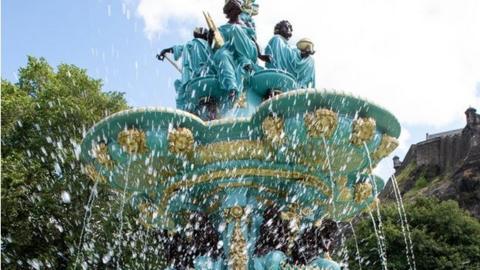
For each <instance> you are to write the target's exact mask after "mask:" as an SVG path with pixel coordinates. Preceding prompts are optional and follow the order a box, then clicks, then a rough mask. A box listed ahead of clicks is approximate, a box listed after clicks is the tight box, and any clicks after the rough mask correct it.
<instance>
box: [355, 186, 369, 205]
mask: <svg viewBox="0 0 480 270" xmlns="http://www.w3.org/2000/svg"><path fill="white" fill-rule="evenodd" d="M371 195H372V184H370V183H369V182H363V183H357V184H356V185H355V202H356V203H361V202H363V201H364V200H365V199H366V198H368V197H370V196H371Z"/></svg>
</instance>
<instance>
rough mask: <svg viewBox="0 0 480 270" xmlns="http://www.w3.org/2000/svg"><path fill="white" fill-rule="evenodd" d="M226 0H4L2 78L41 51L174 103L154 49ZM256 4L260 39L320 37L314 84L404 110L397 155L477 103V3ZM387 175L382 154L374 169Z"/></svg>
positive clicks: (141, 94) (115, 84) (110, 82)
mask: <svg viewBox="0 0 480 270" xmlns="http://www.w3.org/2000/svg"><path fill="white" fill-rule="evenodd" d="M222 2H223V0H116V1H113V0H82V1H65V0H42V1H38V0H5V1H2V42H1V43H2V50H1V55H2V57H1V64H2V70H1V75H2V78H4V79H7V80H9V81H12V82H16V81H17V79H16V72H17V70H18V68H20V67H22V66H24V65H25V64H26V60H27V55H32V56H36V57H44V58H46V59H47V61H48V62H49V63H50V64H51V65H52V66H57V65H58V64H60V63H68V64H74V65H77V66H79V67H82V68H85V69H87V71H88V73H89V74H90V76H92V77H94V78H99V79H102V80H103V82H104V87H103V89H104V90H106V91H121V92H125V93H126V98H127V101H128V102H129V104H130V105H132V106H134V107H138V106H167V107H173V106H174V95H175V94H174V89H173V81H174V80H175V79H176V78H177V76H178V74H177V71H176V70H175V69H173V68H172V67H171V66H170V65H169V64H168V63H162V62H159V61H157V60H156V58H155V54H156V53H158V52H159V50H161V49H162V48H165V47H169V46H171V45H174V44H178V43H182V42H184V41H186V40H187V39H188V38H189V36H190V35H191V34H190V33H191V29H193V27H195V26H197V25H204V22H203V18H202V15H201V11H202V10H208V11H209V12H210V13H212V16H213V17H214V19H215V20H216V21H217V22H218V24H220V23H222V22H223V21H224V17H223V14H222V13H221V5H222ZM257 2H258V3H259V4H260V15H259V16H258V17H257V25H258V35H259V37H258V38H259V41H260V44H261V45H262V44H266V42H267V41H268V39H269V38H270V37H271V32H272V28H273V25H274V24H275V23H276V22H278V21H279V20H281V19H288V20H290V21H291V22H292V24H293V26H294V36H293V37H292V44H294V42H295V40H298V39H300V38H302V37H309V38H311V39H313V40H314V42H315V44H316V51H317V54H316V55H315V60H316V62H317V85H319V86H320V88H327V89H332V88H334V89H340V90H344V91H347V92H351V93H353V94H355V95H359V96H362V97H365V98H367V99H369V100H372V101H375V102H376V103H378V104H380V105H382V106H384V107H386V108H387V109H389V110H391V111H392V112H393V113H394V114H395V115H396V116H397V117H398V118H399V120H400V122H401V124H402V127H403V135H402V138H401V142H402V146H401V147H400V148H399V149H398V150H397V151H396V153H395V154H398V155H400V156H403V155H404V154H405V152H406V150H408V146H409V145H410V144H411V143H415V142H418V141H420V140H422V139H424V137H425V133H427V132H428V133H435V132H440V131H445V130H449V129H456V128H461V127H463V126H464V125H465V120H464V115H463V111H465V109H466V108H467V107H468V106H473V107H476V108H477V109H480V49H479V48H480V35H479V34H478V29H480V18H479V17H480V16H478V14H480V1H477V0H464V1H461V2H457V1H449V0H402V1H400V0H389V1H359V0H315V1H313V0H297V1H296V2H295V3H296V5H294V6H291V5H278V0H258V1H257ZM285 3H287V2H285ZM304 6H312V8H309V9H304V8H302V7H304ZM272 10H275V12H271V11H272ZM389 172H391V161H390V160H387V161H385V162H383V163H382V164H381V166H380V174H382V175H387V174H388V173H389Z"/></svg>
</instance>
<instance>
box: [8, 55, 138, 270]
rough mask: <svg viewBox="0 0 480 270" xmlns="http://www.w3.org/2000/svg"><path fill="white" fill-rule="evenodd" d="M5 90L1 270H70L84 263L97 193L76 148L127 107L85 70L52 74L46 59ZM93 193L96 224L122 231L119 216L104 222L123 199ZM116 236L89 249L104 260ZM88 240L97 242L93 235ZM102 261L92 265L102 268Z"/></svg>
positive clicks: (31, 64) (66, 68)
mask: <svg viewBox="0 0 480 270" xmlns="http://www.w3.org/2000/svg"><path fill="white" fill-rule="evenodd" d="M1 87H2V97H1V101H2V109H1V110H2V111H1V114H2V123H1V128H2V134H1V144H2V149H1V153H2V191H1V195H2V198H1V201H2V210H1V224H2V269H22V268H25V269H31V268H42V269H43V268H53V269H59V268H63V269H65V268H69V267H70V268H71V267H73V266H75V261H76V259H77V256H78V255H79V254H81V256H79V257H80V258H82V257H83V255H84V254H83V253H79V252H78V249H77V246H78V243H79V239H80V235H81V234H82V228H83V223H84V222H83V219H84V215H85V211H86V210H85V207H84V206H85V204H86V203H87V201H88V198H89V196H90V194H91V190H92V187H93V183H92V181H90V180H89V179H88V178H87V177H86V176H84V175H83V174H82V173H81V164H80V161H79V144H80V142H81V139H82V137H83V134H84V133H85V132H86V130H88V128H90V127H91V126H92V125H93V124H94V123H95V122H97V121H99V120H100V119H102V118H104V117H105V116H107V115H109V114H111V113H114V112H117V111H120V110H123V109H126V108H127V104H126V102H125V99H124V97H123V94H122V93H118V92H102V91H101V87H102V83H101V81H100V80H95V79H92V78H90V77H89V76H88V75H87V73H86V70H84V69H80V68H78V67H76V66H73V65H66V64H62V65H60V66H58V68H57V70H54V69H53V68H52V67H51V66H50V65H49V64H48V63H47V62H46V61H45V59H43V58H40V59H37V58H34V57H29V58H28V63H27V65H26V67H24V68H21V69H20V70H19V81H18V83H15V84H13V83H10V82H8V81H5V80H2V82H1ZM96 191H97V193H98V196H97V198H98V199H97V201H96V203H95V204H94V209H93V210H92V222H93V223H95V226H97V227H98V226H100V227H101V226H102V224H105V223H112V222H113V224H118V221H117V223H115V221H116V220H118V218H119V217H118V216H115V215H110V216H107V215H105V214H104V212H106V211H105V210H106V209H110V211H115V209H116V208H118V196H117V195H116V194H115V193H113V192H111V191H110V190H109V189H108V187H104V186H99V187H98V188H97V189H96ZM113 202H115V203H113ZM115 207H116V208H115ZM126 213H129V212H128V211H126ZM132 215H133V213H132ZM125 220H126V223H127V225H125V226H126V227H129V226H130V227H131V225H129V224H130V223H131V222H132V221H131V219H130V218H126V219H125ZM91 227H94V226H91ZM137 227H138V226H137ZM87 229H88V228H87ZM101 229H103V228H101ZM101 229H100V230H101ZM114 229H116V228H114ZM137 229H138V228H137ZM112 230H113V229H112ZM112 230H110V231H101V233H100V234H102V233H103V234H105V235H108V236H103V239H105V238H108V239H109V240H110V241H102V242H99V241H84V242H88V243H89V244H92V243H93V244H94V245H95V248H94V250H95V251H96V253H98V254H102V253H100V252H103V254H107V253H108V252H107V251H106V250H107V249H109V248H110V247H109V245H111V242H112V240H111V239H112V238H114V237H113V236H112ZM113 231H114V230H113ZM89 233H90V234H89ZM83 236H84V238H86V237H87V236H89V238H90V239H93V238H94V237H97V235H95V234H94V233H93V230H91V231H88V230H87V231H85V232H84V234H83ZM95 239H97V238H95ZM98 239H102V237H99V238H98ZM82 250H83V249H82ZM84 253H87V254H86V255H85V257H87V258H88V256H90V255H89V254H88V250H87V251H86V252H84ZM98 254H97V255H96V257H100V258H96V259H92V256H90V260H87V262H88V263H89V264H92V265H97V266H99V265H101V264H102V263H101V261H102V260H101V259H102V258H101V256H99V255H98Z"/></svg>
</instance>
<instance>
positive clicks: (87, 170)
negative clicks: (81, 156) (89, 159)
mask: <svg viewBox="0 0 480 270" xmlns="http://www.w3.org/2000/svg"><path fill="white" fill-rule="evenodd" d="M83 173H84V174H85V175H86V176H88V177H89V178H90V179H91V180H92V181H93V182H99V183H102V184H105V183H107V179H106V178H105V176H103V175H101V174H100V173H99V172H98V171H97V169H95V167H94V166H93V165H87V166H85V167H83Z"/></svg>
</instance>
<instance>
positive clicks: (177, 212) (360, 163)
mask: <svg viewBox="0 0 480 270" xmlns="http://www.w3.org/2000/svg"><path fill="white" fill-rule="evenodd" d="M224 46H225V45H224ZM242 76H243V77H242V78H243V85H242V89H240V91H239V94H238V96H237V98H236V99H235V100H234V102H231V101H230V100H231V98H230V97H231V96H230V95H229V92H228V91H226V90H224V89H222V86H221V83H220V80H221V78H222V75H221V74H219V73H217V75H215V72H213V74H209V75H203V76H198V77H195V78H191V79H189V80H188V82H187V83H186V84H185V85H184V86H183V88H182V91H183V92H182V93H179V95H180V98H181V99H182V100H184V102H185V100H186V102H185V103H184V104H183V105H182V108H183V109H185V110H178V109H177V110H176V109H168V108H140V109H132V110H127V111H123V112H119V113H116V114H114V115H112V116H110V117H108V118H106V119H104V120H102V121H101V122H99V123H97V124H96V125H95V126H94V127H93V128H92V129H91V130H90V131H89V132H88V133H87V135H86V136H85V138H84V140H83V143H82V151H81V158H82V160H83V162H84V164H85V166H84V170H85V173H86V174H88V175H89V176H90V177H91V178H92V179H93V180H94V181H98V182H102V183H107V184H109V185H110V186H111V187H112V188H113V189H118V190H121V191H123V190H125V191H126V192H127V194H129V198H130V199H131V200H130V202H131V203H132V204H133V205H134V206H135V207H136V208H138V210H139V213H140V215H139V220H141V221H142V222H143V223H144V224H145V225H146V226H151V227H152V228H154V229H155V230H158V231H159V232H161V233H162V234H163V235H164V238H165V242H164V247H165V250H166V255H165V261H166V262H167V263H168V265H169V269H187V268H195V269H235V270H237V269H242V270H244V269H245V270H246V269H257V270H260V269H340V268H339V266H338V264H337V263H335V262H333V261H332V260H331V259H330V256H329V251H330V249H329V245H328V244H326V243H327V242H328V241H329V240H330V239H329V237H328V233H327V232H328V228H326V227H325V226H326V225H325V224H328V223H330V225H331V224H332V221H334V222H339V221H349V220H351V219H352V218H353V217H355V216H357V215H359V214H360V213H362V212H364V211H371V210H372V209H373V208H374V207H375V206H376V204H377V203H378V201H377V199H376V198H377V195H378V193H379V192H380V191H381V190H382V189H383V187H384V181H383V180H382V179H380V178H379V177H377V176H374V175H372V168H374V167H375V166H376V165H377V164H378V162H379V161H380V160H381V159H382V158H384V157H386V156H387V155H388V154H389V153H390V152H392V151H393V150H394V149H395V148H396V147H397V145H398V143H397V139H396V138H398V137H399V134H400V125H399V123H398V121H397V120H396V119H395V117H394V116H393V115H392V114H391V113H389V112H388V111H386V110H385V109H383V108H381V107H379V106H377V105H374V104H372V103H370V102H367V101H365V100H362V99H359V98H356V97H353V96H351V95H347V94H344V93H338V92H334V91H325V90H318V89H313V88H298V84H297V79H296V78H295V76H293V75H291V74H289V73H288V72H285V71H280V70H276V69H262V68H258V69H253V70H251V71H250V72H249V73H248V74H247V75H242ZM272 90H275V93H280V94H278V95H275V96H273V97H270V98H269V95H268V93H271V92H272ZM205 100H207V101H208V102H207V103H208V105H205V104H206V103H205V102H204V101H205ZM202 104H203V105H202ZM212 112H213V113H214V114H215V118H216V119H214V120H207V119H209V117H208V116H205V115H207V114H208V113H212ZM202 118H203V119H205V120H202ZM333 224H334V223H333ZM276 233H278V235H277V234H276ZM269 235H273V237H274V238H276V237H278V239H270V238H269ZM309 239H310V240H314V242H315V243H316V244H312V243H313V242H311V241H310V240H309ZM277 240H278V241H277ZM309 241H310V242H309ZM277 242H278V243H277ZM178 250H183V251H181V252H178ZM305 250H310V251H309V253H308V256H307V255H305V254H306V253H305V254H304V251H305ZM305 252H306V251H305ZM179 253H181V254H179ZM299 258H300V259H299ZM302 258H303V259H302Z"/></svg>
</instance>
